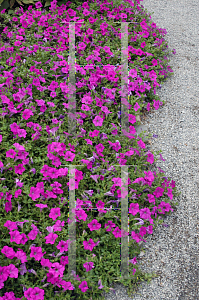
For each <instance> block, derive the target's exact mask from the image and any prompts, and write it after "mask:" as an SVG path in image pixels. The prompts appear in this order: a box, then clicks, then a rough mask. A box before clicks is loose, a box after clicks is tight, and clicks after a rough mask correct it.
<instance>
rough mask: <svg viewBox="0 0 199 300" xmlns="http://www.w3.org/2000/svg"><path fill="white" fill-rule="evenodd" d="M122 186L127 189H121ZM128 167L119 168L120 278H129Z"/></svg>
mask: <svg viewBox="0 0 199 300" xmlns="http://www.w3.org/2000/svg"><path fill="white" fill-rule="evenodd" d="M122 184H123V185H125V186H127V187H124V186H123V187H122ZM128 263H129V241H128V166H125V165H123V166H121V277H122V279H128V278H129V265H128Z"/></svg>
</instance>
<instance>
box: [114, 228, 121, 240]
mask: <svg viewBox="0 0 199 300" xmlns="http://www.w3.org/2000/svg"><path fill="white" fill-rule="evenodd" d="M112 234H113V235H114V236H115V238H118V237H121V230H120V229H119V227H118V226H117V227H116V228H115V229H114V230H113V231H112Z"/></svg>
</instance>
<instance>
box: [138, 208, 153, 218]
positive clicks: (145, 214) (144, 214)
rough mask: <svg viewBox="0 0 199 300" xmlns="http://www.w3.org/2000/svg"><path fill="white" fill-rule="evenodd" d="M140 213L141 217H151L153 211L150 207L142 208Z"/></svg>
mask: <svg viewBox="0 0 199 300" xmlns="http://www.w3.org/2000/svg"><path fill="white" fill-rule="evenodd" d="M139 213H140V218H142V219H149V218H150V217H151V212H150V209H149V208H148V207H145V208H142V209H140V211H139Z"/></svg>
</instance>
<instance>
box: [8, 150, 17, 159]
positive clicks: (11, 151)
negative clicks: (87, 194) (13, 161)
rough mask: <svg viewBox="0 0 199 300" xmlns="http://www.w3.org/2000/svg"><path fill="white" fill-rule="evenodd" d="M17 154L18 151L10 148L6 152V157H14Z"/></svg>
mask: <svg viewBox="0 0 199 300" xmlns="http://www.w3.org/2000/svg"><path fill="white" fill-rule="evenodd" d="M16 154H17V153H16V152H15V151H14V150H13V149H10V150H8V151H7V152H6V157H10V158H14V157H15V156H16Z"/></svg>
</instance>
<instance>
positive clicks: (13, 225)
mask: <svg viewBox="0 0 199 300" xmlns="http://www.w3.org/2000/svg"><path fill="white" fill-rule="evenodd" d="M4 226H5V227H7V228H8V229H9V230H10V231H12V230H15V229H17V228H18V227H17V225H16V223H15V222H12V221H10V220H7V221H6V222H5V224H4Z"/></svg>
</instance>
